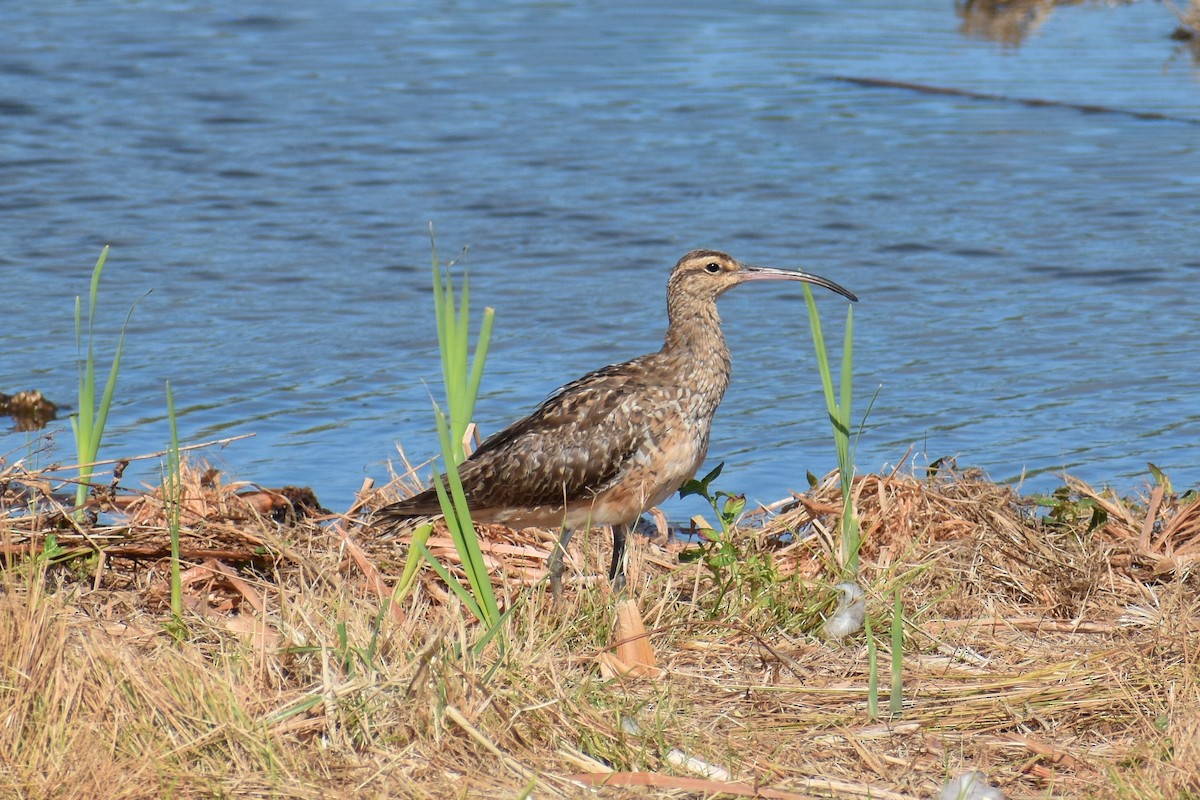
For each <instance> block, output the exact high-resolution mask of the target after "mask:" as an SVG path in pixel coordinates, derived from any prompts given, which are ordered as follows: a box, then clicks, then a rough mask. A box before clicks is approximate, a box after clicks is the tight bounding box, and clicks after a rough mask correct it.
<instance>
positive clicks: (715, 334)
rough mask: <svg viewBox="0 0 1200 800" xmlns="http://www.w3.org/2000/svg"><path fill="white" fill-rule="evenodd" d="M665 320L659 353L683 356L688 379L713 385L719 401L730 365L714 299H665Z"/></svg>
mask: <svg viewBox="0 0 1200 800" xmlns="http://www.w3.org/2000/svg"><path fill="white" fill-rule="evenodd" d="M667 319H668V325H667V335H666V340H665V341H664V342H663V349H662V354H663V355H664V356H666V357H667V358H670V359H674V358H680V359H683V361H684V363H686V364H687V370H688V373H689V375H690V376H691V380H693V381H694V382H696V383H700V384H708V385H711V386H713V388H714V389H716V391H717V397H716V400H717V402H720V397H721V395H723V394H724V393H725V387H726V386H728V385H729V374H730V370H731V366H730V359H729V347H728V346H727V345H726V344H725V335H724V334H723V333H722V332H721V316H720V315H719V314H718V313H717V304H716V302H714V301H712V300H708V301H704V302H700V301H692V302H668V304H667Z"/></svg>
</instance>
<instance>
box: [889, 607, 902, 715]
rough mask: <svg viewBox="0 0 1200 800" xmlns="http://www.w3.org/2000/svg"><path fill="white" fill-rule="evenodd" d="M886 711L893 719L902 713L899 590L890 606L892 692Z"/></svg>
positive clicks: (900, 609)
mask: <svg viewBox="0 0 1200 800" xmlns="http://www.w3.org/2000/svg"><path fill="white" fill-rule="evenodd" d="M888 710H889V711H890V712H891V715H892V718H893V719H895V718H896V717H899V716H900V714H901V712H903V711H904V604H903V602H902V601H901V599H900V592H899V590H897V591H896V599H895V602H894V603H893V604H892V692H891V700H890V702H889V705H888Z"/></svg>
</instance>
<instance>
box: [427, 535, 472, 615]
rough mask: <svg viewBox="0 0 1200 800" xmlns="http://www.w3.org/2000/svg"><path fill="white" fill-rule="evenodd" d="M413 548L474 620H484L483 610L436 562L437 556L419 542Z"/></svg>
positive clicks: (446, 570) (438, 562)
mask: <svg viewBox="0 0 1200 800" xmlns="http://www.w3.org/2000/svg"><path fill="white" fill-rule="evenodd" d="M413 547H415V548H416V549H417V552H419V553H420V554H421V555H422V556H424V557H425V560H426V561H427V562H429V566H431V567H433V571H434V572H436V573H437V574H438V575H439V576H440V577H441V579H442V580H443V581H445V583H446V585H447V586H449V587H450V590H451V591H453V592H454V594H456V595H457V596H458V599H459V600H462V602H463V605H465V606H466V607H467V608H468V609H469V610H470V612H471V613H472V614H473V615H475V618H476V619H479V620H482V619H484V612H483V609H482V608H480V607H479V603H477V602H475V598H474V597H472V596H471V592H470V591H469V590H468V589H467V587H465V586H463V585H462V584H461V583H459V582H458V580H457V579H456V578H455V577H454V576H453V575H451V574H450V570H448V569H446V567H445V566H443V565H442V562H440V561H438V560H437V556H435V555H434V554H433V553H431V552H429V548H428V547H426V546H425V545H424V544H422V543H420V542H416V541H414V542H413Z"/></svg>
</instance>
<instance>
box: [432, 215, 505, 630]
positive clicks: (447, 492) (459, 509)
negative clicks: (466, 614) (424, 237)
mask: <svg viewBox="0 0 1200 800" xmlns="http://www.w3.org/2000/svg"><path fill="white" fill-rule="evenodd" d="M429 234H430V240H431V244H432V249H433V292H434V309H435V313H436V319H437V330H438V345H439V347H440V349H441V356H442V377H443V380H444V382H445V387H446V405H447V407H448V409H449V417H447V415H446V414H445V413H443V412H442V409H441V407H440V406H439V405H438V404H437V402H436V401H435V402H434V404H433V408H434V417H435V420H436V422H437V431H438V441H439V442H440V444H441V451H442V461H443V463H445V464H446V480H445V481H443V480H442V476H441V475H438V474H436V473H435V475H434V481H433V485H434V486H435V487H436V489H437V495H438V501H439V503H440V504H441V508H442V514H443V515H444V516H445V518H446V527H447V528H448V529H449V531H450V538H451V539H452V540H453V541H454V547H455V549H456V550H457V551H458V556H459V560H460V561H461V562H462V566H463V570H464V572H465V573H466V576H467V583H468V586H469V588H468V586H463V584H462V583H461V581H459V580H457V579H456V578H454V576H452V575H451V574H450V572H449V570H447V569H446V568H445V567H444V566H443V565H442V564H440V563H438V561H437V559H436V558H434V557H433V554H432V553H430V552H429V550H428V549H427V548H425V546H424V545H423V544H422V543H419V542H414V547H416V549H417V550H418V552H420V553H421V554H422V555H424V556H425V558H426V560H427V561H428V562H429V563H430V565H431V566H432V567H433V568H434V570H435V571H436V572H437V573H438V574H439V575H440V576H441V577H442V579H443V580H444V581H446V584H447V585H448V586H449V587H450V589H451V590H452V591H453V592H454V593H455V595H457V596H458V597H459V599H461V600H462V601H463V603H464V604H465V605H466V606H467V608H468V609H470V611H471V613H472V614H474V615H475V617H476V618H477V619H479V621H480V622H482V623H483V624H484V625H487V626H491V627H493V628H494V627H495V626H497V625H498V624H499V622H500V611H499V606H498V604H497V603H496V593H495V591H494V590H493V588H492V582H491V579H490V578H489V577H488V570H487V564H486V563H485V562H484V559H483V552H482V550H480V547H479V538H478V536H477V535H476V533H475V525H474V523H473V522H472V521H471V509H470V507H469V506H468V504H467V498H466V493H465V492H464V491H463V486H462V481H461V480H459V476H458V465H459V464H461V463H462V462H463V461H464V460H465V459H466V453H465V451H464V449H463V437H464V436H465V434H466V430H467V426H468V425H469V424H470V422H471V416H472V415H473V414H474V412H475V400H476V398H477V397H478V395H479V384H480V381H481V380H482V377H483V364H484V361H485V359H486V358H487V347H488V342H489V341H490V340H491V332H492V318H493V315H494V312H493V310H492V309H491V308H486V309H484V312H483V322H482V324H481V326H480V332H479V339H478V341H477V343H476V345H475V352H474V357H473V358H472V355H471V339H470V291H469V282H468V281H467V279H466V277H465V276H464V278H463V287H462V298H461V302H458V303H456V300H455V292H454V283H453V280H452V278H451V275H450V271H449V265H447V268H446V270H445V273H444V275H443V269H442V266H441V263H440V262H439V261H438V254H437V243H436V241H433V226H430V230H429Z"/></svg>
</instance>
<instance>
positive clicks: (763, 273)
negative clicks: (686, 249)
mask: <svg viewBox="0 0 1200 800" xmlns="http://www.w3.org/2000/svg"><path fill="white" fill-rule="evenodd" d="M767 280H788V281H803V282H805V283H811V284H814V285H816V286H824V287H825V288H826V289H830V290H832V291H835V292H837V293H838V294H840V295H842V296H844V297H847V298H849V299H850V300H852V301H857V300H858V298H857V297H855V296H854V294H853V293H852V292H850V291H849V290H847V289H845V288H843V287H841V286H839V285H838V284H836V283H834V282H833V281H831V280H829V279H828V278H822V277H821V276H820V275H812V274H810V273H807V272H800V271H799V270H787V269H772V268H770V267H752V266H749V265H746V264H743V263H741V262H740V261H738V260H737V259H736V258H734V257H733V256H730V255H727V254H725V253H722V252H720V251H717V250H693V251H692V252H690V253H688V254H687V255H685V256H684V257H683V258H681V259H679V263H677V264H676V265H675V269H674V270H672V271H671V278H670V280H669V281H668V283H667V296H668V298H683V297H686V298H688V299H690V300H692V301H697V300H698V301H701V302H705V301H709V302H711V301H713V300H716V299H717V298H718V297H720V296H721V295H722V294H724V293H725V292H727V291H729V290H730V289H732V288H733V287H734V286H737V285H738V284H740V283H746V282H747V281H767Z"/></svg>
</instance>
